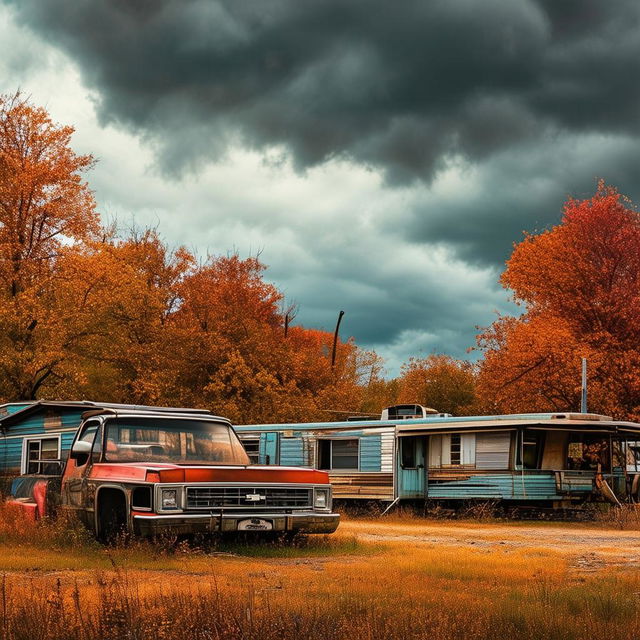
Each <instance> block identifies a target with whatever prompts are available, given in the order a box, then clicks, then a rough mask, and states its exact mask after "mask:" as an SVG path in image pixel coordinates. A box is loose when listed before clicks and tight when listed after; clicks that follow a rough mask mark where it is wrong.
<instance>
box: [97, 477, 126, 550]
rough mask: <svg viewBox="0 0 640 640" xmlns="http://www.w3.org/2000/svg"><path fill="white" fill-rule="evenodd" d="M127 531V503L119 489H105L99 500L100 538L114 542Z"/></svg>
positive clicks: (106, 542)
mask: <svg viewBox="0 0 640 640" xmlns="http://www.w3.org/2000/svg"><path fill="white" fill-rule="evenodd" d="M126 533H127V503H126V500H125V497H124V494H123V493H122V492H121V491H118V490H117V489H109V490H107V489H103V491H101V493H100V499H99V501H98V539H99V540H100V541H101V542H104V543H105V544H113V543H114V542H116V541H117V540H118V539H119V538H121V537H122V536H123V535H125V534H126Z"/></svg>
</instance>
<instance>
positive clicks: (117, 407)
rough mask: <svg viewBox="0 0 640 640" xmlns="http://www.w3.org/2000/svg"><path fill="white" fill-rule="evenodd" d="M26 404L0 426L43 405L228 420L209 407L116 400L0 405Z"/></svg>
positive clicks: (23, 416)
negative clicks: (182, 406)
mask: <svg viewBox="0 0 640 640" xmlns="http://www.w3.org/2000/svg"><path fill="white" fill-rule="evenodd" d="M16 405H26V406H24V408H23V409H19V410H18V411H14V412H11V413H8V414H7V415H5V416H2V417H0V428H2V429H4V428H6V427H8V426H9V425H11V424H13V423H15V422H20V421H21V420H23V419H24V418H25V417H26V416H28V415H31V414H32V413H34V412H36V411H38V410H39V409H41V408H43V407H50V408H53V409H56V408H57V409H85V411H86V412H92V413H95V414H98V413H101V412H110V413H115V414H118V415H121V414H124V413H126V414H128V415H132V414H136V415H148V414H156V415H162V414H164V415H167V414H171V415H176V414H180V415H184V416H189V417H193V416H201V417H205V416H206V417H208V418H216V419H218V420H221V421H224V422H228V420H227V419H226V418H222V417H219V416H215V415H214V414H213V413H211V411H209V410H207V409H189V408H180V407H152V406H148V405H134V404H119V403H116V402H94V401H93V400H33V401H29V402H13V403H7V404H3V405H0V409H2V408H3V407H8V406H16Z"/></svg>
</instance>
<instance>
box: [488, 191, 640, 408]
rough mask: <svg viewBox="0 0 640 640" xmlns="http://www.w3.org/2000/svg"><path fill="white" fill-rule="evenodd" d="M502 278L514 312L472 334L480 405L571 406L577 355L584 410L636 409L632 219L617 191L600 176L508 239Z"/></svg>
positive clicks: (639, 224)
mask: <svg viewBox="0 0 640 640" xmlns="http://www.w3.org/2000/svg"><path fill="white" fill-rule="evenodd" d="M502 284H503V286H505V287H506V288H509V289H511V290H512V291H513V294H514V299H515V301H516V302H517V303H518V304H520V305H522V306H523V307H524V313H523V314H522V315H521V316H520V317H518V318H512V317H504V318H500V319H498V320H497V321H496V322H495V323H494V324H493V325H492V326H491V327H489V328H488V329H487V330H485V331H484V332H483V333H482V334H481V335H480V336H479V337H478V341H479V346H480V348H481V349H483V351H484V360H483V362H482V364H481V372H480V377H479V390H480V393H481V395H482V400H483V405H484V407H485V410H487V411H497V412H501V413H504V412H513V411H516V412H521V411H540V410H574V411H575V410H578V409H579V407H580V360H581V358H582V357H586V358H588V363H589V375H588V385H589V397H590V402H589V409H590V410H592V411H597V412H602V413H606V414H611V415H614V416H617V417H627V418H634V419H637V418H639V417H640V346H639V345H640V288H639V285H640V217H639V216H638V213H637V212H636V210H635V209H634V208H633V207H632V206H631V204H630V203H629V202H628V201H627V200H626V199H625V198H623V197H622V196H620V194H619V193H618V192H617V191H616V190H615V189H614V188H612V187H607V186H605V185H604V184H603V183H600V184H599V186H598V190H597V192H596V194H595V195H594V196H593V197H592V198H590V199H587V200H574V199H570V200H569V201H568V202H567V203H566V204H565V207H564V215H563V218H562V221H561V223H560V224H559V225H557V226H555V227H553V228H552V229H549V230H548V231H545V232H543V233H541V234H538V235H530V234H527V235H526V236H525V239H524V240H523V241H522V242H521V243H520V244H519V245H517V246H516V247H515V249H514V252H513V255H512V256H511V258H510V260H509V261H508V262H507V268H506V270H505V272H504V273H503V275H502Z"/></svg>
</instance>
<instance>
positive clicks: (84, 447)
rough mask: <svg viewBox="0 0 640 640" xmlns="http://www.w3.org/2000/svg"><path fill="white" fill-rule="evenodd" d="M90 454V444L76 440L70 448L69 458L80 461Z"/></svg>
mask: <svg viewBox="0 0 640 640" xmlns="http://www.w3.org/2000/svg"><path fill="white" fill-rule="evenodd" d="M90 453H91V443H90V442H86V441H85V440H76V441H75V442H74V443H73V447H71V453H70V454H69V457H70V458H72V459H73V460H82V459H83V458H87V457H88V456H89V454H90Z"/></svg>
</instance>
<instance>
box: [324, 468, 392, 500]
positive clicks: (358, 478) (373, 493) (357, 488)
mask: <svg viewBox="0 0 640 640" xmlns="http://www.w3.org/2000/svg"><path fill="white" fill-rule="evenodd" d="M329 477H330V480H331V487H332V488H333V497H334V498H360V499H364V500H367V499H368V500H393V474H392V473H365V472H353V473H346V474H345V473H342V474H341V473H336V472H331V473H330V474H329Z"/></svg>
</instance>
